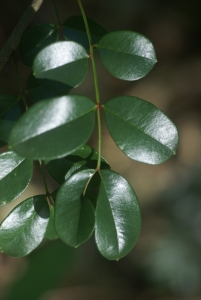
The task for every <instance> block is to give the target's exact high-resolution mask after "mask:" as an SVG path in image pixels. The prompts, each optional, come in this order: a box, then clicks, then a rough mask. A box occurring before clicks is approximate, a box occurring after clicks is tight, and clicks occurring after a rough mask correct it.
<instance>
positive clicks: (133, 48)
mask: <svg viewBox="0 0 201 300" xmlns="http://www.w3.org/2000/svg"><path fill="white" fill-rule="evenodd" d="M96 46H97V48H98V52H99V56H100V59H101V61H102V63H103V65H104V66H105V68H106V69H107V70H108V72H110V73H111V74H112V75H113V76H115V77H117V78H119V79H123V80H137V79H140V78H142V77H144V76H146V75H147V74H148V73H149V72H150V71H151V69H152V68H153V66H154V65H155V63H156V62H157V60H156V55H155V51H154V47H153V45H152V43H151V42H150V41H149V40H148V39H147V38H146V37H144V36H143V35H141V34H139V33H136V32H133V31H115V32H111V33H108V34H106V35H104V36H103V38H102V39H101V40H100V41H99V42H98V44H97V45H96Z"/></svg>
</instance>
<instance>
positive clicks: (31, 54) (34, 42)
mask: <svg viewBox="0 0 201 300" xmlns="http://www.w3.org/2000/svg"><path fill="white" fill-rule="evenodd" d="M58 38H59V36H58V32H57V26H56V25H54V24H40V25H37V26H35V27H33V28H31V29H29V30H28V31H26V32H25V33H24V35H23V36H22V38H21V40H20V44H19V50H20V55H21V59H22V62H23V63H24V64H25V65H27V66H32V64H33V61H34V58H35V57H36V55H37V54H38V53H39V52H40V51H41V50H42V49H43V48H45V47H46V46H48V45H50V44H52V43H54V42H56V41H57V40H58Z"/></svg>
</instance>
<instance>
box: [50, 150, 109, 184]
mask: <svg viewBox="0 0 201 300" xmlns="http://www.w3.org/2000/svg"><path fill="white" fill-rule="evenodd" d="M97 160H98V153H97V152H96V151H95V150H94V149H93V148H91V147H90V146H88V145H83V146H82V147H81V148H79V149H77V150H76V151H75V152H73V153H71V154H70V155H68V156H66V157H63V158H60V159H55V160H51V161H47V162H46V168H47V170H48V172H49V173H50V175H51V176H52V177H53V178H54V179H55V180H56V181H57V182H58V183H60V184H62V183H63V182H64V181H65V180H67V179H68V178H69V177H70V176H71V175H72V174H73V173H74V172H77V171H81V170H85V169H95V168H96V166H97ZM101 168H103V169H104V168H110V166H109V165H108V163H107V161H106V160H105V159H104V158H103V157H102V162H101Z"/></svg>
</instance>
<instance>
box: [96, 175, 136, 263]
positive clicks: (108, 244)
mask: <svg viewBox="0 0 201 300" xmlns="http://www.w3.org/2000/svg"><path fill="white" fill-rule="evenodd" d="M100 177H101V185H100V189H99V194H98V198H97V205H96V212H95V239H96V244H97V247H98V249H99V251H100V253H101V254H102V255H103V256H104V257H105V258H107V259H109V260H114V259H115V260H118V259H120V258H121V257H123V256H125V255H127V254H128V253H129V252H130V251H131V249H132V248H133V246H134V245H135V243H136V242H137V239H138V237H139V234H140V227H141V214H140V208H139V204H138V200H137V197H136V194H135V192H134V190H133V188H132V187H131V185H130V184H129V183H128V182H127V181H126V180H125V179H124V178H123V177H122V176H120V175H119V174H117V173H116V172H114V171H111V170H101V171H100Z"/></svg>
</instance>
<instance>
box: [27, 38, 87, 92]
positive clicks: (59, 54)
mask: <svg viewBox="0 0 201 300" xmlns="http://www.w3.org/2000/svg"><path fill="white" fill-rule="evenodd" d="M87 71H88V54H87V53H86V50H85V49H84V48H83V47H82V46H81V45H79V44H77V43H75V42H65V41H63V42H57V43H54V44H51V45H49V46H47V47H46V48H44V49H43V50H41V51H40V52H39V53H38V55H37V56H36V58H35V60H34V63H33V74H34V76H35V77H36V78H38V79H39V80H40V83H41V84H42V85H44V86H45V87H47V88H50V89H54V90H56V91H64V90H66V89H67V90H70V89H72V88H74V87H76V86H78V85H79V84H80V83H81V82H82V81H83V80H84V78H85V76H86V74H87Z"/></svg>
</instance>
